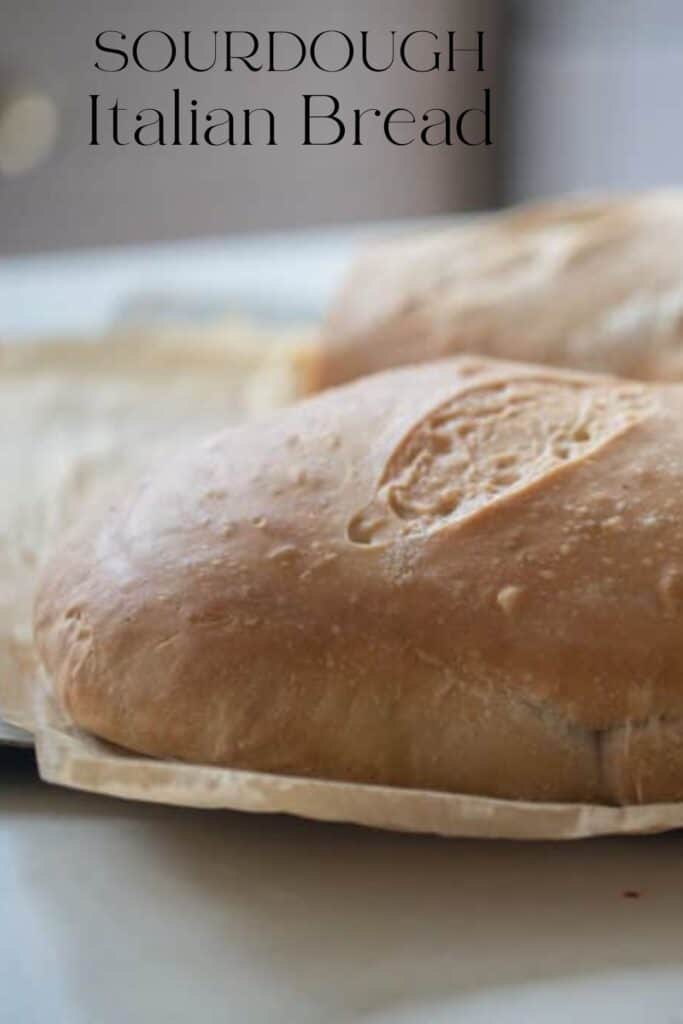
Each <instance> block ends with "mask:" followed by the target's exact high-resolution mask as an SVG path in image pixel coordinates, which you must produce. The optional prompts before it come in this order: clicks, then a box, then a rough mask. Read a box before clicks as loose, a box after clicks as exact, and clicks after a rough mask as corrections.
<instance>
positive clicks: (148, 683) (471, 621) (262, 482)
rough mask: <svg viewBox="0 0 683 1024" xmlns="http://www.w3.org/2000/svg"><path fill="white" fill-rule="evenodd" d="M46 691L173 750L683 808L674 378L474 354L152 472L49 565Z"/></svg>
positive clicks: (319, 770)
mask: <svg viewBox="0 0 683 1024" xmlns="http://www.w3.org/2000/svg"><path fill="white" fill-rule="evenodd" d="M35 621H36V636H37V642H38V645H39V649H40V653H41V656H42V658H43V661H44V664H45V667H46V669H47V673H48V676H49V679H50V680H51V685H52V687H53V688H54V694H55V695H56V698H57V700H58V701H59V703H60V704H61V706H62V707H63V709H64V710H65V711H66V713H67V715H68V716H70V718H71V720H73V722H75V723H76V724H77V725H78V726H80V727H82V728H83V729H84V730H87V731H89V732H91V733H94V734H96V735H97V736H100V737H103V738H105V739H107V740H110V741H113V742H114V743H117V744H120V745H122V746H124V747H127V748H129V749H131V750H134V751H138V752H142V753H143V754H149V755H152V756H155V757H160V758H179V759H183V760H188V761H192V762H205V763H210V764H214V765H226V766H233V767H238V768H248V769H256V770H263V771H266V772H278V773H290V774H296V775H303V776H315V777H320V778H328V779H342V780H355V781H360V782H367V783H381V784H387V785H392V786H408V787H421V788H431V789H440V790H449V791H457V792H461V793H471V794H485V795H491V796H497V797H507V798H524V799H528V800H555V801H593V802H595V801H599V802H606V803H630V802H650V801H660V800H679V799H683V388H680V387H663V386H648V385H639V384H633V383H627V382H623V381H617V380H614V379H612V378H603V377H597V376H586V375H580V374H575V373H569V372H560V371H554V370H548V369H541V368H538V367H533V366H528V365H523V364H506V363H498V362H495V361H491V360H482V359H477V360H474V359H472V358H461V359H454V360H450V361H444V362H441V363H437V364H429V365H425V366H421V367H416V368H411V369H403V370H395V371H392V372H388V373H384V374H378V375H376V376H373V377H368V378H365V379H364V380H362V381H360V382H358V383H356V384H353V385H350V386H347V387H345V388H339V389H335V390H331V391H329V392H327V393H325V394H323V395H321V396H318V397H316V398H314V399H310V400H308V401H305V402H302V403H300V404H298V405H295V406H292V407H290V408H288V409H285V410H282V411H280V412H278V413H277V414H274V415H273V416H272V417H271V418H269V419H268V420H267V421H263V422H261V423H259V424H257V425H250V426H243V427H240V428H234V429H230V430H226V431H225V432H223V433H221V434H218V435H216V436H214V437H212V438H210V439H209V440H207V441H206V442H204V443H202V444H200V445H199V446H197V447H195V448H194V449H193V450H190V451H188V452H187V453H185V454H184V455H182V456H180V457H178V458H176V459H173V460H172V461H167V462H165V463H164V464H162V465H159V466H158V468H157V470H156V472H155V473H154V474H153V475H152V476H150V477H149V478H148V479H146V480H145V481H144V482H143V483H142V484H141V485H140V486H139V487H138V488H137V489H136V490H134V491H133V492H132V493H129V494H128V496H127V497H126V498H124V499H123V500H122V501H121V502H120V503H118V504H117V505H114V506H111V507H109V508H108V509H107V510H106V511H104V512H103V513H102V514H101V515H100V517H99V518H98V519H97V520H95V521H91V522H89V523H87V524H81V525H80V526H79V527H78V528H77V529H76V530H75V532H73V533H72V534H71V536H70V537H69V538H68V540H66V541H65V542H64V544H63V547H62V549H61V551H59V552H58V553H57V555H56V557H55V558H54V560H53V561H52V563H51V565H50V566H49V567H48V569H47V571H46V572H45V574H44V577H43V581H42V585H41V587H40V592H39V596H38V601H37V608H36V620H35Z"/></svg>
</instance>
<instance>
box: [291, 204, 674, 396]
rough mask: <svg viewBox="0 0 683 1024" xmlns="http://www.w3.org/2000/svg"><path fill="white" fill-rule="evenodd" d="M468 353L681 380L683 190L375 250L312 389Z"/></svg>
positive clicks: (522, 213)
mask: <svg viewBox="0 0 683 1024" xmlns="http://www.w3.org/2000/svg"><path fill="white" fill-rule="evenodd" d="M468 352H469V353H471V352H476V353H479V354H482V355H490V356H496V357H498V358H502V359H519V360H525V361H528V362H536V363H544V364H549V365H555V366H561V367H570V368H575V369H580V370H588V371H591V372H600V373H611V374H616V375H618V376H621V377H629V378H633V379H641V380H665V381H677V380H683V191H676V190H671V191H655V192H649V193H642V194H639V195H632V196H617V197H613V198H603V199H599V198H598V199H571V198H569V199H565V200H563V201H557V202H551V203H542V204H538V205H530V206H522V207H518V208H515V209H512V210H511V211H507V212H503V213H500V214H497V215H494V216H490V217H487V218H482V219H477V220H475V221H470V222H467V223H466V224H465V225H462V226H458V227H453V228H450V229H445V230H442V231H440V232H438V233H433V234H426V235H422V236H417V237H407V238H404V239H399V240H392V241H385V242H383V243H380V244H379V245H377V246H375V247H374V248H370V249H369V250H368V251H367V253H366V254H365V255H363V256H361V258H359V260H358V261H357V263H356V265H355V266H354V267H353V268H352V270H351V272H350V275H349V277H348V280H347V281H346V283H345V285H344V286H343V287H342V289H341V291H340V293H339V295H338V297H337V298H336V300H335V302H334V303H333V305H332V308H331V310H330V313H329V316H328V317H327V320H326V323H325V324H324V327H323V332H322V342H321V344H320V345H319V346H317V347H316V348H315V349H313V350H311V351H309V352H307V353H306V355H307V358H306V359H305V362H304V387H306V388H308V390H310V391H315V390H318V389H320V388H324V387H329V386H330V385H335V384H340V383H344V382H345V381H349V380H352V379H354V378H356V377H360V376H362V375H364V374H367V373H373V372H375V371H377V370H382V369H385V368H388V367H392V366H399V365H403V364H407V363H419V362H424V361H427V360H433V359H440V358H443V357H446V356H450V355H456V354H458V353H468Z"/></svg>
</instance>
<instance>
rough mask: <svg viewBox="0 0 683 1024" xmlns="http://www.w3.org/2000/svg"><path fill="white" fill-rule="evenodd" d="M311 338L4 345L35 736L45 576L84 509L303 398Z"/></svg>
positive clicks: (0, 682) (1, 360) (126, 334)
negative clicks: (296, 354)
mask: <svg viewBox="0 0 683 1024" xmlns="http://www.w3.org/2000/svg"><path fill="white" fill-rule="evenodd" d="M302 338H303V334H302V333H301V332H280V333H277V332H268V331H264V330H260V329H257V328H256V327H254V326H253V325H251V324H247V323H241V322H239V321H234V320H230V321H227V322H217V323H214V324H212V325H210V326H205V327H202V328H194V329H191V328H188V327H174V326H169V325H167V326H162V327H157V328H145V329H142V328H140V329H137V330H134V331H133V330H127V331H119V332H117V333H113V334H111V335H109V336H106V337H104V338H97V339H92V340H90V341H88V340H79V341H70V340H59V341H55V342H43V341H41V342H36V343H30V342H24V341H22V342H17V343H5V344H0V706H1V707H2V709H3V711H4V717H5V718H6V719H7V720H8V721H10V722H12V723H13V724H15V725H18V726H23V725H24V724H25V723H24V713H25V712H24V701H23V693H24V690H25V689H26V686H27V683H28V681H30V680H31V679H32V676H33V675H34V673H35V670H36V662H35V659H34V654H33V644H32V612H33V595H34V590H35V583H36V578H37V575H38V573H39V571H40V568H41V565H42V563H43V561H44V559H45V557H46V555H47V554H49V551H50V548H51V545H52V543H53V541H54V539H55V538H56V537H57V536H58V535H59V534H60V533H61V532H62V531H63V530H64V529H65V528H66V527H67V526H68V525H69V523H70V522H71V521H72V520H73V518H74V516H75V515H76V514H77V513H80V512H81V511H82V509H83V507H84V506H86V505H87V504H89V503H90V502H91V501H93V500H95V499H100V498H102V497H104V496H105V495H106V493H107V491H109V490H115V489H117V488H118V487H120V486H121V485H122V484H124V483H125V482H126V481H127V480H128V479H130V478H131V477H134V476H137V475H139V474H140V473H142V472H144V470H145V467H146V466H147V465H149V464H151V463H152V461H153V460H155V459H157V458H159V457H160V456H162V455H163V453H164V452H168V451H173V450H174V449H175V448H177V447H178V446H179V445H182V444H185V443H187V442H189V441H191V440H192V439H193V438H196V437H200V436H203V435H204V434H207V433H211V432H213V431H216V430H219V429H221V428H222V427H223V426H225V425H226V424H229V423H231V422H235V421H237V420H244V419H248V418H251V417H253V416H256V415H259V414H260V413H262V412H263V411H264V410H267V409H269V408H272V407H273V406H275V405H278V404H281V403H282V402H284V401H287V400H291V397H292V394H293V389H294V387H295V383H294V381H293V379H292V374H293V366H292V362H291V358H290V352H291V349H292V346H293V345H298V344H299V343H300V342H301V340H302Z"/></svg>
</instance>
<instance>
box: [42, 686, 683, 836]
mask: <svg viewBox="0 0 683 1024" xmlns="http://www.w3.org/2000/svg"><path fill="white" fill-rule="evenodd" d="M23 694H24V700H25V706H24V708H23V709H22V718H23V721H24V723H26V724H28V725H29V727H30V728H31V729H32V731H34V733H35V743H36V753H37V758H38V768H39V771H40V774H41V777H42V778H43V779H44V780H45V781H46V782H52V783H57V784H59V785H62V786H68V787H70V788H73V789H81V790H86V791H88V792H92V793H104V794H107V795H109V796H115V797H123V798H125V799H129V800H143V801H147V802H150V803H161V804H175V805H178V806H182V807H196V808H213V809H220V808H222V809H230V810H236V811H249V812H257V813H269V814H294V815H298V816H300V817H304V818H315V819H317V820H320V821H338V822H348V823H353V824H357V825H365V826H371V827H374V828H382V829H390V830H393V831H399V832H425V833H434V834H437V835H442V836H462V837H465V836H467V837H476V838H487V839H581V838H585V837H588V836H599V835H610V834H615V835H616V834H621V835H628V834H635V833H646V832H666V831H668V830H670V829H675V828H681V827H683V803H677V804H651V805H649V806H642V807H601V806H591V805H588V804H548V803H526V802H523V801H513V800H493V799H490V798H487V797H474V796H463V795H460V794H453V793H437V792H430V791H427V790H415V789H399V788H391V787H388V786H371V785H359V784H356V783H353V784H352V783H343V782H328V781H325V780H322V779H320V780H311V779H302V778H294V777H291V776H283V775H269V774H266V773H259V772H246V771H233V770H230V769H227V768H214V767H210V766H206V765H194V764H185V763H181V762H178V761H159V760H156V759H154V758H148V757H142V756H138V755H135V754H131V753H129V752H127V751H125V750H123V749H121V748H119V747H115V746H113V745H112V744H110V743H105V742H103V741H100V740H98V739H96V738H95V737H93V736H88V735H86V734H85V733H83V732H82V731H80V730H79V729H77V728H75V727H74V725H73V723H70V722H69V721H68V720H67V719H66V718H65V717H64V715H63V713H61V712H60V711H59V710H58V709H57V708H56V707H55V705H54V702H53V701H52V700H51V699H50V697H49V695H48V694H49V690H48V687H47V685H46V680H45V678H44V676H43V675H42V674H39V675H38V676H36V678H35V681H34V686H33V687H31V688H29V689H26V690H24V691H23Z"/></svg>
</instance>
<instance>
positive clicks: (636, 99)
mask: <svg viewBox="0 0 683 1024" xmlns="http://www.w3.org/2000/svg"><path fill="white" fill-rule="evenodd" d="M0 11H1V16H2V27H3V31H2V33H1V34H0V168H2V167H4V168H5V173H2V170H0V252H3V253H5V254H14V253H21V252H30V251H36V250H47V249H58V248H73V247H78V246H86V247H90V246H104V245H115V244H121V243H131V242H139V241H151V240H167V239H173V238H185V237H202V236H206V235H226V234H233V233H243V232H254V231H262V230H272V229H283V228H290V227H297V226H308V225H314V224H331V223H346V222H352V221H361V220H367V219H370V220H384V219H393V218H398V217H403V216H424V215H429V214H434V213H440V212H453V211H458V210H471V209H481V208H487V207H495V206H499V205H501V204H504V203H508V202H512V201H516V200H519V199H525V198H528V197H533V196H543V195H549V194H552V193H555V192H560V191H566V190H584V189H590V188H600V187H625V188H631V187H636V186H645V185H652V184H657V183H676V182H677V181H679V180H680V178H681V164H682V162H683V142H682V141H681V135H680V131H679V124H680V119H679V113H678V111H679V107H680V102H681V100H680V97H681V94H682V93H683V89H682V86H683V3H681V2H680V0H572V2H571V3H570V2H567V0H420V2H419V3H417V2H416V0H369V2H367V3H366V2H363V3H360V2H359V0H352V2H349V3H348V4H345V5H341V4H339V3H335V2H333V0H293V2H289V3H287V4H281V3H275V0H195V2H194V3H193V4H192V5H191V7H188V5H187V4H186V3H184V2H182V0H143V2H142V3H132V2H127V0H108V2H107V3H106V4H92V3H89V2H86V0H60V2H59V3H55V2H54V0H0ZM152 27H154V28H162V29H164V30H166V31H168V32H170V33H178V32H180V31H181V30H182V29H188V28H190V29H192V30H193V31H194V32H195V33H196V34H197V37H199V36H200V35H201V33H202V31H204V32H208V30H210V29H213V28H217V29H223V28H233V29H236V28H242V29H250V30H252V31H254V32H257V33H258V32H263V31H266V30H267V29H274V28H279V29H283V28H287V29H290V30H294V31H298V32H300V33H301V34H302V35H303V36H304V37H307V38H310V37H311V36H312V35H313V34H315V32H316V31H320V30H322V29H325V28H339V29H343V30H347V31H349V32H350V33H351V34H354V33H355V34H357V33H358V32H359V30H360V29H361V28H368V29H371V30H389V29H392V28H394V29H397V30H399V31H401V30H404V31H407V30H410V29H415V28H430V29H432V30H434V31H436V32H440V31H445V30H446V29H448V28H454V29H456V31H457V32H458V34H459V37H460V38H461V40H462V45H468V41H469V44H473V43H474V32H475V30H477V29H483V30H484V31H485V32H486V58H487V60H486V65H487V66H486V72H485V73H484V74H474V73H467V72H464V71H461V72H458V73H457V74H452V75H449V74H447V73H432V74H414V73H411V72H409V71H406V70H405V69H402V68H400V67H398V68H395V69H392V70H391V71H390V72H386V73H384V74H373V73H372V72H368V71H363V70H362V69H359V68H358V67H357V66H354V67H353V68H352V69H349V70H348V71H346V72H342V73H340V74H334V75H326V74H324V73H322V72H316V71H315V70H313V71H312V70H311V69H310V68H305V69H304V68H302V69H300V70H299V71H296V72H291V73H289V74H281V75H275V74H265V73H259V74H253V75H250V74H246V73H244V74H241V73H232V74H223V73H221V72H219V71H214V72H211V73H209V74H206V75H199V74H193V73H191V72H187V71H185V70H184V69H182V68H181V67H180V66H177V67H175V68H173V69H171V70H169V71H168V72H166V73H162V74H158V75H154V74H145V73H144V72H142V71H139V70H135V69H129V70H127V71H126V72H124V73H122V74H118V75H116V74H112V75H103V74H101V73H99V72H97V71H96V70H94V68H93V61H94V60H95V59H96V58H97V53H96V51H95V47H94V39H95V36H96V35H97V33H98V32H100V31H102V30H103V29H107V28H109V29H113V28H116V29H120V30H121V31H125V32H127V33H128V34H129V36H131V37H133V36H135V35H136V34H137V33H139V32H141V31H144V30H145V29H148V28H152ZM472 63H473V62H472V61H470V62H469V65H471V64H472ZM467 66H468V60H467V58H466V57H465V58H463V67H467ZM485 85H488V86H490V87H491V89H492V92H493V100H494V102H493V138H494V145H492V146H490V147H487V148H484V147H479V148H468V147H465V146H462V145H456V146H454V147H452V148H445V147H444V148H439V149H429V148H426V147H424V146H421V145H412V146H406V147H404V148H397V147H392V146H390V145H388V144H387V143H385V142H382V141H379V140H376V141H375V142H372V143H370V144H368V145H366V146H363V147H357V148H355V147H352V146H349V145H346V144H340V145H339V146H331V147H316V148H303V147H301V146H300V145H299V143H298V139H297V134H298V133H299V122H300V100H299V97H300V95H301V93H303V92H321V93H322V92H331V93H335V94H336V95H338V96H339V98H340V99H341V101H342V103H343V105H344V107H345V108H351V107H354V106H361V107H365V106H370V105H373V106H374V105H376V106H378V107H380V108H387V109H388V108H390V107H392V106H401V105H403V106H407V107H409V108H411V109H415V110H416V111H418V112H419V111H421V110H423V109H425V108H427V107H430V106H445V107H447V108H450V109H453V110H456V111H457V110H459V109H462V107H463V106H466V105H468V104H469V102H471V101H472V99H473V97H477V96H479V95H480V93H481V89H482V88H483V87H484V86H485ZM176 86H178V87H180V88H181V89H182V90H184V91H185V93H186V95H187V96H195V97H197V98H198V99H200V101H201V103H202V105H208V106H211V105H224V106H229V107H234V108H242V107H245V106H250V107H255V106H269V107H271V108H273V109H274V110H275V111H276V114H277V116H278V125H279V126H280V129H281V131H280V137H281V139H282V141H281V144H280V145H279V146H278V147H277V148H266V147H261V146H252V147H251V148H240V147H235V148H232V149H229V148H227V147H225V148H219V149H215V150H211V149H209V148H207V147H198V148H196V149H194V148H191V147H184V148H178V149H172V148H170V147H166V148H165V149H161V148H150V149H141V148H138V147H133V146H130V147H127V148H117V147H116V146H114V145H112V144H111V143H109V144H108V145H102V146H100V147H99V148H96V149H94V148H91V147H89V146H88V144H87V143H88V123H89V121H88V118H89V114H88V94H89V93H91V92H100V93H102V94H103V95H105V96H107V97H109V96H111V95H117V96H118V97H119V99H120V102H121V103H122V104H123V105H124V106H125V105H129V106H130V107H133V108H135V109H137V108H139V107H140V106H143V105H164V104H165V103H166V98H167V96H168V94H169V92H170V90H171V89H172V88H173V87H176ZM26 95H32V96H36V95H38V96H39V97H42V98H43V100H44V101H46V102H47V103H48V105H49V104H53V109H54V111H56V112H57V116H58V125H57V126H56V131H55V137H54V139H53V140H52V141H51V139H50V137H49V136H50V114H49V110H50V107H49V106H48V113H47V121H46V111H45V108H44V107H42V108H41V107H40V102H39V103H38V110H37V113H35V111H34V113H33V114H32V115H31V116H32V117H33V116H34V114H35V125H36V126H35V136H36V137H35V140H33V142H32V141H31V140H29V145H28V149H29V151H30V150H31V145H34V144H35V146H36V147H37V150H38V151H40V150H41V146H42V149H43V152H42V153H41V152H38V155H37V156H36V159H35V160H34V161H32V160H31V159H29V160H28V163H29V164H30V163H31V162H33V163H34V164H35V166H28V167H26V168H23V169H21V168H20V169H19V170H17V167H16V166H13V163H14V164H16V163H17V159H15V150H16V151H17V152H18V153H19V159H18V162H19V164H21V162H22V161H21V156H22V146H23V147H24V149H25V148H26V145H27V137H26V134H25V133H24V137H23V138H21V137H19V138H17V132H16V128H15V129H14V130H13V129H12V112H13V109H14V110H16V106H14V107H13V104H16V102H17V99H19V100H20V99H21V97H22V96H24V97H25V96H26ZM20 134H21V133H20ZM41 139H42V142H41ZM3 147H4V148H3ZM13 147H14V148H13ZM29 157H30V153H29ZM25 162H26V161H25ZM8 165H9V167H8Z"/></svg>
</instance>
